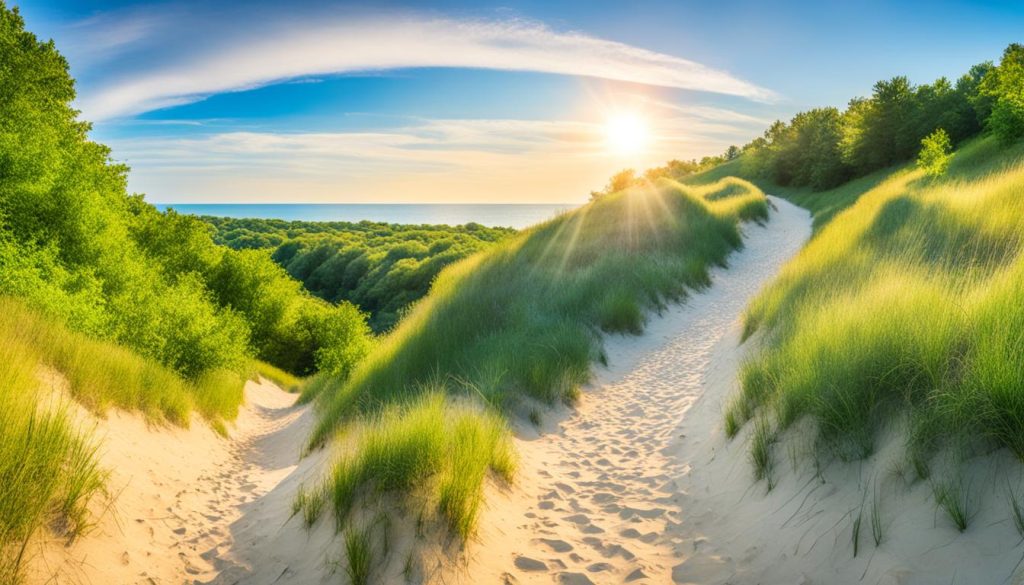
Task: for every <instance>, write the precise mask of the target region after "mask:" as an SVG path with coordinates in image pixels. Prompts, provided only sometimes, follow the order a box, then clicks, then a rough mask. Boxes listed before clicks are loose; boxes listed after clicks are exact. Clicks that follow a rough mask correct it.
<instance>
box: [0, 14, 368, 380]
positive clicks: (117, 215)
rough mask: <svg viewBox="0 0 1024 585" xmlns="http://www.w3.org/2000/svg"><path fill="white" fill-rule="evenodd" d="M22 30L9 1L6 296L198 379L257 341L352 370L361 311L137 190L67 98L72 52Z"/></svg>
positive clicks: (4, 74) (1, 244)
mask: <svg viewBox="0 0 1024 585" xmlns="http://www.w3.org/2000/svg"><path fill="white" fill-rule="evenodd" d="M23 28H24V23H23V22H22V20H21V18H20V16H19V15H18V13H17V11H16V10H9V9H7V8H6V7H3V6H0V62H2V63H3V64H4V66H3V68H2V69H0V95H3V96H4V99H3V100H0V294H4V295H10V296H15V297H18V298H21V299H24V300H25V301H26V302H27V303H28V304H29V305H31V306H32V307H34V308H37V309H39V310H41V311H43V312H45V313H46V314H47V315H50V316H52V317H56V318H58V319H60V320H62V321H63V322H65V323H67V324H68V326H70V327H71V328H72V329H74V330H77V331H81V332H83V333H87V334H89V335H90V336H93V337H96V338H100V339H106V340H111V341H116V342H117V343H119V344H121V345H123V346H126V347H128V348H131V349H132V350H134V351H135V352H138V353H139V354H142V355H143V356H145V357H147V358H151V359H153V360H156V361H158V362H160V363H161V364H164V365H167V366H169V367H171V368H172V369H174V370H175V371H176V372H178V373H179V374H181V375H182V376H184V377H186V378H188V379H189V380H192V381H197V380H200V379H201V378H203V377H204V376H207V375H208V374H211V373H212V372H217V371H220V370H226V369H227V370H234V371H237V372H244V370H245V367H246V364H247V363H248V362H249V359H250V357H251V354H252V351H253V350H255V353H256V355H257V356H258V357H260V358H261V359H264V360H265V361H269V362H272V363H274V364H275V365H277V366H279V367H282V368H285V369H287V370H290V371H292V372H295V373H300V374H307V373H310V372H312V371H313V370H314V369H315V368H316V366H317V360H318V359H320V360H322V361H324V363H329V364H330V367H331V368H332V369H333V370H334V371H337V372H341V371H347V370H348V369H351V363H352V362H353V361H354V360H356V359H358V357H359V356H361V355H362V354H363V353H365V351H366V346H367V344H368V340H367V339H366V338H367V335H368V334H367V332H366V330H365V326H363V325H362V323H363V318H362V317H361V316H360V315H359V314H358V312H357V311H355V310H354V309H353V308H352V307H350V306H342V307H339V308H331V307H330V306H329V305H328V304H327V303H323V302H320V301H318V300H316V299H313V298H311V297H310V296H309V295H307V294H305V293H304V292H303V291H302V290H301V289H300V287H299V285H298V283H296V282H294V281H293V280H292V279H291V278H290V277H289V276H288V275H287V274H286V273H285V272H284V271H283V270H281V269H280V268H279V267H277V266H276V265H275V264H274V262H273V261H272V260H271V259H270V258H269V255H268V254H266V253H260V252H248V253H243V252H235V251H232V250H228V249H226V248H223V247H221V246H218V245H216V244H215V243H214V241H213V239H212V237H211V234H210V230H209V228H208V227H207V226H206V225H205V224H204V223H202V222H201V221H199V220H197V219H195V218H191V217H186V216H180V215H178V214H175V213H174V212H168V213H165V214H161V213H158V212H157V211H156V209H154V208H153V207H152V206H150V205H148V204H146V203H145V202H144V201H143V199H142V197H141V196H129V195H127V192H126V189H125V186H126V173H127V168H126V167H124V166H123V165H118V164H114V163H113V162H112V161H110V159H109V150H108V149H107V148H106V147H104V146H101V145H99V144H96V143H94V142H91V141H89V139H88V136H87V132H88V130H89V125H88V124H87V123H84V122H80V121H78V120H77V118H76V116H77V112H76V111H75V110H74V109H73V108H72V107H71V105H70V102H71V100H72V99H73V98H74V83H73V81H72V79H71V77H70V76H69V74H68V67H67V63H66V62H65V60H64V59H63V58H62V57H61V56H60V54H59V53H58V52H57V51H56V49H55V48H54V46H53V44H52V43H40V42H39V41H38V40H37V39H36V38H35V37H34V36H33V35H31V34H30V33H27V32H25V31H24V30H23ZM335 325H340V326H343V327H344V328H345V329H344V332H342V333H337V332H334V331H331V330H330V328H331V327H333V326H335ZM350 343H351V344H352V346H351V347H348V346H346V347H342V345H346V344H350ZM320 356H324V357H320Z"/></svg>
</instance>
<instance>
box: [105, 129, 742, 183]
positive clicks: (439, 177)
mask: <svg viewBox="0 0 1024 585" xmlns="http://www.w3.org/2000/svg"><path fill="white" fill-rule="evenodd" d="M703 113H705V114H707V113H708V112H706V111H704V112H703ZM729 116H730V113H729V112H728V111H727V110H721V113H720V114H719V115H718V118H728V117H729ZM736 132H737V128H736V127H735V126H732V125H731V124H730V123H729V122H727V121H723V120H714V119H711V120H709V119H702V118H701V117H699V116H690V115H680V116H678V117H673V118H664V119H661V120H659V124H658V131H657V133H656V136H655V141H654V144H653V145H652V148H651V150H650V152H649V153H647V154H646V155H645V157H644V160H640V161H636V160H629V161H625V160H621V159H619V158H616V156H615V155H614V154H612V153H610V152H609V150H608V148H607V147H606V145H605V143H604V140H605V136H604V127H603V125H602V124H599V123H591V122H583V121H574V120H506V119H472V120H467V119H414V120H410V121H409V122H408V123H407V124H405V125H402V126H401V127H397V128H392V129H389V130H386V131H382V130H375V131H360V132H266V131H261V132H257V131H226V132H217V133H210V134H204V135H200V136H187V137H168V136H154V137H144V138H133V139H121V140H116V141H113V142H112V146H113V148H114V152H115V153H123V154H126V155H127V156H126V158H127V161H126V162H128V163H129V164H130V165H131V166H132V168H133V171H132V174H131V181H132V185H131V187H132V189H133V190H136V191H141V192H148V194H149V195H150V196H151V197H153V199H154V200H157V201H177V202H182V201H189V200H204V201H211V200H218V201H230V200H245V201H254V200H257V201H260V200H262V201H282V200H285V201H287V200H289V199H291V200H301V201H318V200H319V201H368V200H372V201H474V200H487V201H537V202H541V201H547V202H552V201H554V202H561V201H573V200H581V199H583V198H585V197H586V196H587V193H589V190H590V189H593V188H597V187H600V186H601V185H602V184H603V183H604V181H605V180H606V179H607V176H608V175H609V174H611V172H614V171H615V170H618V169H619V168H622V167H625V166H637V167H638V168H643V167H644V166H646V165H654V164H660V163H662V162H664V161H665V160H667V159H669V158H682V157H687V156H699V155H701V154H707V153H708V152H715V151H720V150H723V149H724V148H725V146H726V145H727V144H728V143H729V138H730V137H731V135H734V134H735V133H736Z"/></svg>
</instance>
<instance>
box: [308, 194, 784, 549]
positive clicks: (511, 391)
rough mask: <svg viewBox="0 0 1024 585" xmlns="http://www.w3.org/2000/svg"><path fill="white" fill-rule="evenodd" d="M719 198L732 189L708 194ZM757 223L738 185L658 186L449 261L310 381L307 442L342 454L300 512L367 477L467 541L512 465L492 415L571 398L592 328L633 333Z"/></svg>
mask: <svg viewBox="0 0 1024 585" xmlns="http://www.w3.org/2000/svg"><path fill="white" fill-rule="evenodd" d="M722 191H728V192H729V193H730V196H728V197H721V198H716V197H714V195H716V194H718V193H720V192H722ZM766 217H767V204H766V202H765V200H764V196H763V194H762V193H761V192H760V191H759V190H757V188H756V187H754V186H753V185H750V184H749V183H746V182H743V181H740V180H737V179H731V180H729V181H727V182H724V183H722V184H716V185H711V186H707V187H704V188H694V187H684V186H682V185H679V184H678V183H674V182H671V181H663V182H661V183H659V185H658V186H657V187H656V188H655V187H651V188H637V189H634V190H631V191H627V192H621V193H617V194H613V195H609V196H607V197H605V198H602V199H601V200H599V201H597V202H595V203H592V204H590V205H587V206H584V207H583V208H580V209H578V210H574V211H572V212H569V213H566V214H564V215H562V216H560V217H558V218H556V219H554V220H551V221H549V222H546V223H544V224H541V225H539V226H536V227H534V228H532V229H530V230H527V231H526V232H524V233H522V234H520V235H518V236H516V237H515V238H512V239H511V240H507V241H505V242H503V243H501V244H499V245H497V246H496V247H494V248H492V249H490V250H488V251H486V252H484V253H483V254H480V255H477V256H475V257H472V258H470V259H467V260H465V261H463V262H461V263H459V264H456V265H454V266H452V267H450V268H449V269H447V270H446V271H445V272H444V273H442V274H441V276H440V277H439V279H438V281H437V282H436V283H435V285H434V287H433V288H432V290H431V292H430V294H429V295H428V296H427V297H426V298H425V299H424V300H423V301H422V302H420V303H419V304H418V305H417V306H416V307H415V309H414V310H413V312H412V313H411V314H410V315H409V316H408V317H407V318H406V319H405V320H404V321H403V322H402V324H401V325H400V326H399V327H398V329H397V330H396V331H394V332H393V333H391V334H390V335H389V336H388V337H387V338H385V339H384V340H383V341H382V342H381V343H380V344H379V346H378V347H377V348H376V350H375V351H374V353H372V354H371V355H370V356H369V358H368V359H367V360H366V361H365V362H364V363H363V364H362V365H361V366H360V367H359V368H358V369H357V370H356V371H355V373H354V374H353V376H352V377H351V379H350V380H348V381H347V382H346V383H344V384H342V385H340V386H337V385H334V384H332V383H331V381H330V380H325V379H322V378H321V379H320V380H318V381H316V382H315V383H314V384H311V385H310V386H309V387H308V388H309V390H308V392H309V393H316V392H319V393H320V425H319V427H318V429H317V431H316V433H315V436H314V437H313V441H314V443H317V442H322V441H325V440H327V439H328V438H329V437H331V436H332V435H334V434H335V433H337V432H338V429H339V428H341V429H345V430H347V432H346V433H344V434H345V437H346V440H348V441H349V442H350V444H351V448H350V449H347V450H346V451H347V453H348V455H347V456H346V457H344V458H343V459H342V460H341V461H339V462H338V463H337V464H336V467H335V469H334V472H333V473H332V474H331V475H330V477H329V478H328V480H327V483H326V485H325V486H324V487H323V489H322V491H321V492H319V493H318V494H316V495H315V496H310V495H309V494H304V495H303V497H302V498H301V499H302V500H303V501H302V502H301V504H302V505H300V506H299V509H305V511H306V512H307V514H306V515H307V520H309V521H312V520H315V517H316V515H317V514H316V512H317V511H318V510H319V507H320V505H321V504H320V503H321V502H323V501H324V499H327V500H329V501H330V502H332V503H333V507H334V512H335V516H336V519H337V520H338V521H339V522H340V523H342V524H344V522H345V519H346V517H347V513H348V511H349V509H350V508H351V506H352V504H353V501H354V499H355V498H356V497H357V495H358V493H359V490H360V488H363V487H364V485H366V484H369V483H370V482H375V483H376V486H377V490H378V491H379V490H385V491H387V490H398V491H401V492H405V493H408V492H413V491H415V492H417V493H424V492H425V493H426V494H427V496H426V499H427V501H429V502H432V503H433V505H434V509H435V510H437V511H438V512H439V513H440V515H441V516H442V517H444V518H446V519H447V520H448V522H449V524H450V526H451V527H452V528H453V529H454V530H455V531H456V532H457V533H459V534H461V535H462V536H463V537H465V536H466V535H468V534H469V532H470V531H471V530H472V526H473V520H474V517H475V512H476V507H477V505H478V503H479V498H480V490H481V486H482V482H483V479H484V477H485V475H486V472H487V470H488V469H491V470H493V471H495V472H497V473H499V474H500V475H504V476H506V477H507V476H509V475H510V474H511V471H512V469H513V463H512V462H511V460H510V458H511V455H510V447H509V444H508V433H507V430H506V429H505V423H504V422H503V420H502V419H501V418H500V417H498V416H496V415H495V414H494V413H495V412H501V411H507V410H508V409H509V408H516V407H517V406H521V405H523V404H524V403H525V404H526V405H529V404H535V403H537V402H547V403H552V402H555V401H559V400H565V401H569V400H572V399H573V398H574V397H575V396H576V393H577V392H578V387H579V385H580V384H582V383H583V382H584V381H585V380H586V379H587V378H588V377H589V371H590V364H591V362H592V361H593V360H595V359H602V349H601V340H600V334H601V332H602V331H605V332H612V331H614V332H629V333H639V332H640V331H641V330H642V328H643V325H644V321H645V313H646V311H647V310H649V309H652V308H659V307H661V306H664V304H665V303H666V302H669V301H674V300H679V299H681V298H683V297H685V295H686V291H687V289H688V288H699V287H703V286H706V285H707V284H708V272H707V271H708V268H710V267H711V266H713V265H722V264H724V263H725V261H726V258H727V256H728V255H729V253H730V252H731V251H733V250H735V249H736V248H738V247H740V245H741V244H742V241H741V237H740V232H739V223H740V222H741V221H744V220H755V219H757V220H761V219H764V218H766ZM424 396H425V397H424ZM361 414H362V418H361V419H358V420H361V422H360V423H359V424H356V425H347V426H346V425H343V423H344V422H345V421H349V420H352V419H353V418H357V417H359V416H360V415H361ZM367 414H368V416H367ZM352 429H355V430H352ZM310 511H312V513H310Z"/></svg>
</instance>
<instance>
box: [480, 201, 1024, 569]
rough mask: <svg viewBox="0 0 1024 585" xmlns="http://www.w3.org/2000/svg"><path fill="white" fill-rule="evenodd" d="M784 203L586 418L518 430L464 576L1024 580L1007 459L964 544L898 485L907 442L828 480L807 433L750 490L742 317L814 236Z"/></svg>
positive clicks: (989, 478) (617, 377)
mask: <svg viewBox="0 0 1024 585" xmlns="http://www.w3.org/2000/svg"><path fill="white" fill-rule="evenodd" d="M773 203H774V204H775V206H776V207H777V212H773V213H772V218H771V222H770V223H769V224H768V226H766V227H750V228H748V229H747V234H746V242H747V246H746V249H745V250H743V251H742V252H740V253H738V254H736V255H734V256H733V257H732V258H731V262H730V264H731V267H730V268H729V269H728V270H721V271H717V272H716V273H715V274H714V285H713V286H712V287H711V289H710V290H708V291H706V292H704V293H702V294H698V295H696V296H694V297H693V298H691V299H690V300H689V301H688V302H687V303H685V304H684V305H683V306H681V307H678V308H675V309H673V310H671V311H669V312H667V314H665V315H663V316H661V317H659V318H655V319H653V320H652V322H651V324H650V326H649V328H648V331H647V333H646V334H645V335H644V336H642V337H640V338H612V339H611V340H609V343H608V354H609V356H610V359H611V367H610V368H608V369H605V370H601V371H599V372H598V376H597V379H596V380H595V382H594V383H593V384H592V387H590V388H588V389H587V391H585V392H584V393H583V398H582V401H581V404H580V406H579V408H578V409H574V410H568V409H567V410H563V411H562V412H560V413H557V415H556V416H549V420H548V421H547V422H546V424H545V425H544V428H543V429H542V430H541V431H540V432H537V431H536V430H534V429H531V428H529V427H528V426H521V427H520V428H518V429H517V431H518V433H517V434H518V435H519V437H518V439H517V446H518V447H519V449H520V450H521V453H522V460H523V469H522V472H521V476H520V481H519V485H518V486H517V487H516V488H515V489H514V490H512V491H511V492H502V491H500V490H498V489H496V488H495V489H493V490H492V492H493V493H492V494H490V496H489V506H488V508H487V510H486V512H485V513H484V516H483V518H482V519H481V530H480V535H479V542H477V543H475V545H474V548H473V551H474V552H473V553H471V555H472V556H471V560H470V564H469V567H468V568H467V569H466V570H465V571H463V572H462V573H460V574H461V575H462V576H465V577H468V579H466V582H474V583H573V584H586V583H598V584H604V583H633V582H635V583H677V584H701V585H710V584H727V583H733V584H738V583H763V584H805V585H810V584H844V583H873V584H874V583H877V584H886V585H889V584H922V585H924V584H932V583H944V584H945V583H963V584H980V583H1022V582H1024V579H1022V577H1021V573H1020V572H1019V570H1020V567H1021V566H1022V565H1024V547H1022V546H1021V539H1020V537H1019V535H1018V534H1017V532H1016V531H1015V529H1014V527H1013V523H1012V521H1011V519H1010V513H1009V510H1008V506H1007V503H1006V500H1005V493H1004V492H1005V486H1006V485H1007V482H1008V481H1015V482H1019V481H1020V479H1021V478H1022V477H1024V470H1022V468H1021V465H1020V463H1019V462H1017V461H1016V460H1015V459H1014V458H1013V457H1012V456H1010V455H1009V454H1006V453H996V454H994V455H990V456H987V457H983V458H980V459H978V460H975V461H973V462H972V463H971V466H970V469H969V470H968V471H969V475H968V477H971V478H973V480H972V486H973V498H972V504H971V506H972V507H973V510H974V512H975V514H976V515H975V517H974V520H973V522H972V524H971V527H970V528H969V529H968V530H967V531H966V532H965V533H963V534H961V533H959V532H957V530H956V529H955V528H954V527H953V526H952V525H951V524H950V522H949V520H948V519H947V518H945V516H944V515H943V513H942V512H941V511H940V510H937V508H936V505H935V502H934V498H933V497H932V491H931V486H930V485H929V483H928V482H927V481H919V482H917V483H913V484H909V483H907V482H906V481H904V480H903V479H902V478H901V477H900V476H899V473H898V470H899V467H898V465H897V462H898V460H899V459H898V456H899V455H900V454H901V453H902V442H901V441H899V440H897V439H891V440H884V441H882V444H881V448H880V450H879V452H878V453H877V454H875V455H874V456H873V457H871V458H870V459H868V460H865V461H863V462H855V463H842V462H832V463H828V464H826V466H825V467H824V468H823V469H820V470H815V469H813V465H812V463H811V461H810V458H807V457H802V453H800V448H801V445H802V444H806V443H801V441H802V439H801V437H800V436H799V433H800V432H799V430H797V431H795V432H794V433H791V434H790V436H788V437H786V439H787V441H785V442H784V444H783V445H780V446H777V448H776V459H777V461H778V467H779V471H778V474H777V475H778V476H779V482H778V484H777V485H776V486H775V487H774V489H773V490H772V491H771V492H768V491H767V489H766V485H765V483H764V482H759V483H755V482H754V480H753V474H752V468H751V465H750V462H749V458H748V454H747V453H748V452H747V447H748V440H749V439H748V435H749V432H750V429H749V428H747V429H744V431H743V432H741V433H740V435H739V436H738V437H737V438H736V439H734V440H732V441H729V440H727V439H726V438H725V433H724V431H723V430H722V412H723V408H724V404H725V402H726V401H727V399H728V397H729V396H731V395H732V393H733V392H734V391H735V390H736V388H737V383H738V382H737V367H738V365H739V364H740V363H741V362H742V359H743V356H744V355H745V352H747V351H749V350H750V348H751V347H752V346H755V345H756V343H757V340H756V339H754V340H751V341H749V342H748V343H746V344H743V345H741V344H740V320H739V318H740V315H741V312H742V310H743V308H744V306H745V305H746V302H747V300H748V299H749V298H750V297H751V296H752V295H754V294H755V293H756V292H757V290H758V288H759V287H760V286H762V285H763V284H765V283H766V282H767V281H768V280H769V279H770V278H771V277H772V276H773V275H774V274H775V272H777V270H778V269H779V268H780V267H781V265H782V263H783V262H784V261H785V260H786V259H787V258H788V257H790V256H791V255H793V254H795V253H796V251H797V250H798V249H799V247H800V246H801V245H802V243H803V242H804V241H805V240H806V239H807V238H808V237H809V235H810V223H809V220H808V217H807V213H806V212H805V211H803V210H802V209H799V208H796V207H794V206H792V205H790V204H788V203H786V202H784V201H780V200H778V199H774V198H773ZM748 426H749V425H748ZM794 435H795V436H794ZM893 436H894V437H895V436H896V433H893ZM819 472H820V474H819ZM876 492H877V494H879V495H878V501H879V506H880V510H881V512H880V515H879V516H880V519H881V526H882V533H883V538H882V542H881V544H880V545H878V546H876V545H875V543H874V538H873V536H872V530H871V527H870V523H871V519H870V513H871V507H872V506H873V502H874V500H875V497H876V496H875V495H874V494H875V493H876ZM866 494H870V495H866ZM858 515H863V519H862V529H861V532H860V534H859V554H858V556H856V557H855V556H854V554H853V552H854V551H853V523H854V519H855V518H856V517H857V516H858Z"/></svg>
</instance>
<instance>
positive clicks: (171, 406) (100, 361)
mask: <svg viewBox="0 0 1024 585" xmlns="http://www.w3.org/2000/svg"><path fill="white" fill-rule="evenodd" d="M0 313H2V314H3V315H4V319H2V320H0V340H16V341H17V343H20V344H23V345H25V346H27V347H30V348H32V350H33V351H35V352H36V353H37V354H38V356H39V359H40V360H41V362H42V363H43V364H45V365H47V366H49V367H51V368H53V369H54V370H56V371H57V372H59V373H60V374H61V375H62V376H64V377H65V378H66V379H67V381H68V384H69V388H68V389H69V391H70V392H71V395H72V396H74V398H75V399H76V400H77V401H79V402H80V403H82V404H83V405H85V406H86V407H88V408H89V409H91V410H93V411H95V412H99V413H102V412H104V411H106V410H107V409H108V408H110V407H112V406H116V407H118V408H122V409H125V410H134V411H140V412H142V413H144V414H145V415H146V416H147V417H148V418H150V419H151V420H154V421H167V422H170V423H172V424H176V425H180V426H188V424H189V415H190V413H191V412H192V410H193V409H195V410H197V411H198V412H199V413H200V414H202V415H203V416H204V417H205V418H207V419H208V420H210V421H211V422H213V423H217V422H218V421H224V420H234V418H235V417H236V416H237V415H238V407H239V405H240V404H241V402H242V388H243V386H244V382H245V381H244V379H243V377H242V375H240V374H239V373H236V372H231V371H227V370H221V371H213V372H208V373H206V374H204V375H203V376H201V377H200V378H199V379H197V380H192V381H190V380H186V379H183V378H182V377H181V376H179V375H178V374H176V373H175V372H173V371H171V370H170V369H168V368H166V367H164V366H162V365H160V364H159V363H157V362H155V361H153V360H150V359H146V358H143V357H141V356H139V355H138V354H136V353H134V352H133V351H131V350H129V349H126V348H123V347H120V346H118V345H115V344H113V343H110V342H104V341H99V340H95V339H92V338H90V337H88V336H86V335H84V334H81V333H78V332H75V331H71V330H69V329H68V328H67V327H65V326H63V325H61V324H59V323H57V322H56V321H54V320H51V319H47V318H45V317H43V316H41V315H39V314H38V313H36V312H35V311H32V310H30V309H28V308H27V307H25V305H23V304H22V303H20V302H19V301H16V300H14V299H10V298H3V297H0Z"/></svg>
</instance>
